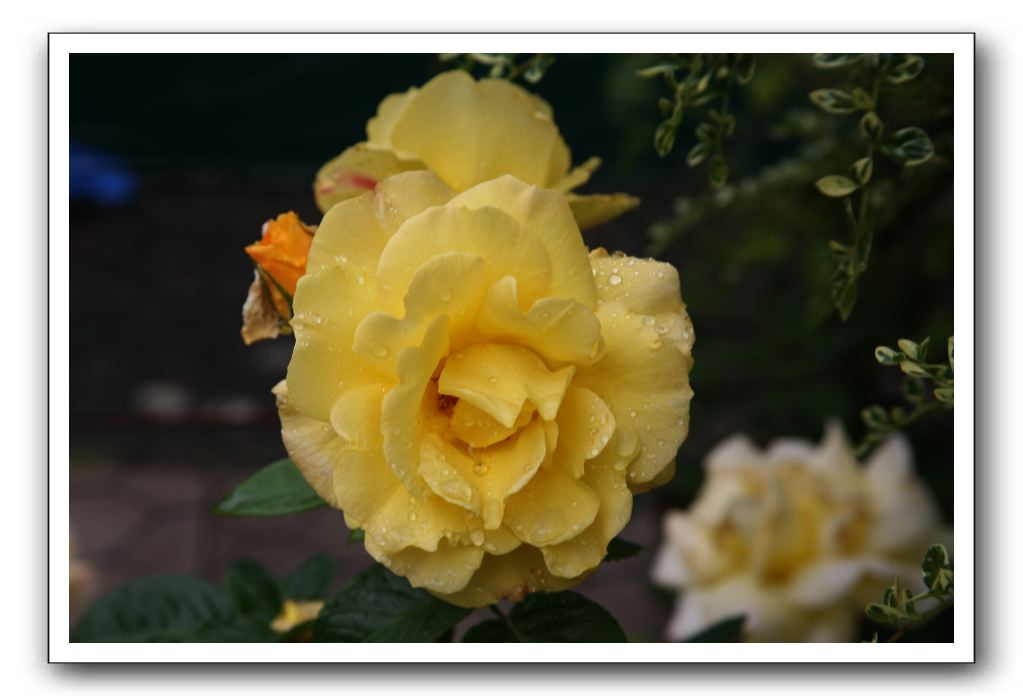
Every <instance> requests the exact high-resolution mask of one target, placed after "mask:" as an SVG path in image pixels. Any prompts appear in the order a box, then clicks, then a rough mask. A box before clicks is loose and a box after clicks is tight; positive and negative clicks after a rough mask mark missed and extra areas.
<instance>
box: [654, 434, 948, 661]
mask: <svg viewBox="0 0 1023 696" xmlns="http://www.w3.org/2000/svg"><path fill="white" fill-rule="evenodd" d="M706 470H707V481H706V483H705V484H704V487H703V489H702V491H701V492H700V495H699V497H698V499H697V500H696V502H695V503H693V505H692V507H691V508H690V509H689V510H688V511H687V512H685V513H683V512H670V513H669V514H668V515H667V516H666V517H665V520H664V536H665V540H664V545H663V546H662V547H661V549H660V552H659V554H658V557H657V559H656V561H655V564H654V568H653V577H654V580H655V581H656V582H658V583H660V584H662V585H665V586H668V587H674V588H679V589H681V594H680V596H679V601H678V607H677V609H676V612H675V615H674V617H673V618H672V621H671V623H670V624H669V626H668V628H667V635H668V638H669V639H671V640H682V639H685V638H687V637H689V636H692V635H694V634H696V633H699V632H700V631H701V630H703V629H705V628H707V627H709V626H711V625H713V624H714V623H717V622H718V621H721V620H723V619H725V618H728V617H731V616H735V615H737V614H744V615H745V616H746V624H745V636H744V637H745V638H746V639H748V640H753V641H784V642H839V641H848V640H852V639H853V638H854V637H855V633H856V625H857V622H858V621H859V620H860V619H862V618H863V616H864V607H865V606H866V604H867V603H868V602H874V601H878V598H879V597H880V596H881V593H882V592H883V588H884V587H886V586H887V585H889V584H891V582H892V580H893V579H894V578H895V577H900V578H902V580H903V582H904V583H905V584H906V586H907V587H910V588H913V589H914V590H915V591H917V592H920V591H923V590H924V589H925V588H924V587H923V585H922V582H921V580H920V561H921V559H922V558H923V554H924V551H925V550H926V549H927V547H928V546H929V545H930V544H933V543H937V542H943V543H947V542H948V541H949V536H950V535H949V533H948V531H947V530H944V529H942V528H941V525H940V524H939V518H938V513H937V510H936V508H935V505H934V502H933V501H932V499H931V497H930V495H929V494H928V492H927V490H926V488H924V486H923V485H922V484H921V483H920V481H919V480H917V479H916V478H915V476H914V475H913V471H912V453H911V452H910V450H909V446H908V445H907V443H906V441H905V439H904V438H902V437H901V436H896V437H893V438H891V439H889V440H888V441H887V442H886V443H885V444H884V445H883V446H882V447H881V448H879V449H878V450H877V452H876V453H875V454H874V455H873V457H871V459H870V460H869V461H868V462H867V463H866V465H865V466H862V467H861V466H860V465H859V464H858V463H857V461H856V459H855V457H854V456H853V451H852V448H851V447H850V446H849V444H848V442H847V441H846V439H845V436H844V435H843V433H842V429H841V427H839V426H836V425H832V426H830V427H829V429H828V431H827V434H826V435H825V438H824V441H823V442H822V443H821V444H820V445H819V446H818V447H816V448H814V447H813V446H812V445H811V444H810V443H807V442H802V441H798V440H779V441H777V442H775V443H774V444H772V445H771V446H770V447H769V448H768V449H767V450H766V451H763V452H762V451H759V450H758V449H756V447H754V446H753V445H752V444H751V443H750V441H749V440H747V439H746V438H745V437H744V436H741V435H740V436H735V437H732V438H731V439H729V440H726V441H725V442H723V443H721V444H720V445H718V446H717V447H716V448H715V449H714V450H712V451H711V453H710V454H708V455H707V462H706Z"/></svg>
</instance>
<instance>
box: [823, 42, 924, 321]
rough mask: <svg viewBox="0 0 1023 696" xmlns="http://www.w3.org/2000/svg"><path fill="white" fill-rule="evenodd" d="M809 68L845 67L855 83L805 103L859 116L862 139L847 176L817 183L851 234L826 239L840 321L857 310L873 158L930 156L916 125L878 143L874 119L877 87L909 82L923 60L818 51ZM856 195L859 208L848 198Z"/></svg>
mask: <svg viewBox="0 0 1023 696" xmlns="http://www.w3.org/2000/svg"><path fill="white" fill-rule="evenodd" d="M813 64H814V65H815V66H817V67H818V68H823V69H828V70H831V69H840V68H848V69H850V70H852V73H853V75H854V76H855V77H858V78H859V79H858V82H859V83H860V84H859V85H858V86H855V87H852V88H851V89H850V90H848V91H847V90H843V89H837V88H830V87H829V88H826V89H818V90H814V91H813V92H811V93H810V101H811V102H813V103H814V104H815V105H816V106H817V107H819V108H820V109H822V110H823V111H825V112H827V113H829V114H835V115H849V114H855V113H861V112H862V114H863V115H862V116H861V117H860V120H859V134H860V136H861V137H862V138H863V139H864V140H865V141H866V148H865V151H864V152H863V156H862V157H860V158H859V159H857V160H856V161H855V162H853V163H852V165H850V167H849V171H848V172H847V175H843V174H830V175H828V176H825V177H822V178H820V179H818V180H817V183H816V186H817V189H818V190H819V191H820V192H821V193H822V194H824V195H825V196H828V197H831V198H841V199H842V203H843V206H844V208H845V218H846V222H847V224H848V226H849V230H850V236H851V240H850V242H849V243H847V244H846V243H841V242H838V241H835V240H832V241H831V250H832V252H833V253H834V255H835V261H836V264H835V270H834V272H833V274H832V279H831V299H832V302H833V303H834V305H835V308H836V309H838V313H839V314H840V315H841V317H842V320H843V321H844V320H846V319H848V318H849V315H850V314H852V310H853V307H855V306H856V297H857V295H858V294H859V282H860V281H859V279H860V276H861V275H862V274H863V273H864V272H865V271H866V270H867V266H868V263H869V260H870V249H871V246H872V245H873V241H874V240H873V237H874V221H873V220H872V219H871V218H870V212H871V211H870V205H871V197H870V191H871V180H872V178H873V174H874V159H875V156H876V155H877V154H878V153H880V154H883V155H885V156H887V157H889V158H891V159H892V160H894V161H895V162H896V163H898V164H900V165H901V166H903V167H913V166H916V165H919V164H923V163H924V162H926V161H927V160H929V159H930V158H931V157H932V156H933V155H934V145H933V143H932V142H931V139H930V136H928V135H927V133H926V132H925V131H924V130H923V129H921V128H917V127H915V126H914V127H909V128H902V129H901V130H898V131H895V132H894V133H892V135H891V136H890V137H889V138H888V139H887V140H883V135H884V122H883V121H882V120H881V117H880V116H879V115H878V110H879V100H880V96H881V86H882V84H889V85H900V84H903V83H906V82H909V81H910V80H913V79H914V78H915V77H917V76H918V75H919V74H920V73H921V72H922V71H923V68H924V59H923V58H921V57H920V56H917V55H913V54H902V55H895V54H885V53H869V54H867V53H863V54H861V53H817V54H814V56H813ZM857 193H858V194H859V202H858V204H857V203H856V202H855V201H854V200H853V199H854V198H855V196H856V194H857Z"/></svg>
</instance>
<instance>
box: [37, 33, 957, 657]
mask: <svg viewBox="0 0 1023 696" xmlns="http://www.w3.org/2000/svg"><path fill="white" fill-rule="evenodd" d="M341 36H343V41H340V40H339V37H341ZM273 37H274V39H273V42H272V44H268V42H267V41H266V33H237V34H236V33H51V34H50V35H49V61H48V66H49V84H48V90H49V147H48V158H49V182H48V186H49V189H48V201H49V247H48V248H49V267H48V272H49V279H48V283H49V340H50V346H49V349H50V360H49V461H48V466H49V501H48V502H49V509H48V514H49V518H48V522H49V529H48V532H49V549H48V558H49V564H48V571H49V579H48V580H49V614H48V621H49V626H48V628H49V636H48V646H49V660H50V662H113V663H135V662H143V663H161V662H184V663H290V662H329V663H333V662H356V663H376V662H381V663H390V662H397V663H444V662H458V663H491V662H531V663H642V662H661V663H675V662H680V663H682V662H696V663H717V662H727V663H874V662H878V663H881V662H892V663H931V662H958V663H969V662H974V660H975V651H974V638H975V636H974V631H975V616H974V613H975V608H976V607H975V589H974V588H975V564H976V558H975V555H974V554H975V537H974V524H975V492H974V485H975V480H974V479H975V476H974V475H975V447H974V425H975V424H974V398H975V394H974V377H975V372H974V365H975V362H974V351H975V345H974V328H975V324H974V268H975V264H974V237H975V229H974V225H975V211H974V198H975V183H974V182H975V173H974V164H975V163H974V145H975V136H974V118H975V104H974V102H975V92H974V80H975V72H974V60H975V56H974V44H975V37H974V35H973V34H972V33H695V34H677V33H622V34H619V33H591V34H564V33H524V34H506V33H479V34H473V33H453V34H443V33H354V34H321V33H285V34H273ZM680 37H684V39H685V46H686V48H687V49H691V50H694V51H697V50H704V49H707V50H713V51H716V52H720V51H728V52H743V53H813V52H818V51H820V50H822V49H827V50H828V51H829V52H850V53H853V52H855V53H864V52H913V53H952V54H954V66H953V75H954V85H955V103H954V120H955V123H954V141H955V144H956V157H955V160H954V163H953V167H954V230H955V232H954V278H955V290H954V317H955V320H956V321H955V329H956V330H955V333H956V350H957V355H956V362H957V367H958V369H957V370H956V377H957V380H956V381H957V385H956V386H957V388H956V417H955V418H954V425H953V428H954V499H953V504H954V507H955V511H956V522H955V547H954V548H955V562H956V597H957V602H956V617H955V619H956V620H955V627H954V641H953V642H951V643H880V644H873V643H822V644H799V648H798V650H796V651H794V650H792V648H791V646H790V645H789V644H778V643H775V644H741V643H740V644H728V646H727V648H723V647H722V646H721V645H719V644H711V643H685V644H682V643H641V644H640V643H627V644H586V645H580V644H564V645H559V646H558V647H552V646H550V645H530V644H508V645H503V646H502V648H501V650H500V651H499V652H497V651H494V650H493V648H492V647H490V646H488V645H486V644H470V643H436V644H416V646H415V649H414V650H412V649H408V650H404V649H402V648H396V647H395V646H394V644H390V645H380V644H369V643H356V644H348V645H346V647H345V648H344V650H338V649H337V648H336V647H335V646H332V645H330V644H316V643H301V644H298V643H276V644H238V643H221V644H194V643H181V644H159V645H155V644H133V643H116V644H112V643H103V644H97V643H92V644H87V643H71V642H69V630H68V609H69V607H68V590H67V587H68V586H67V578H68V566H69V560H68V552H67V549H68V534H69V517H70V514H69V480H68V467H67V464H66V462H68V461H69V426H70V415H69V388H70V386H69V385H70V379H69V377H70V375H69V370H70V368H69V364H70V363H69V354H70V341H69V338H70V324H69V319H68V318H69V316H70V294H69V293H70V277H71V276H70V257H69V254H68V249H69V234H70V232H69V229H70V228H69V212H68V211H69V206H68V193H67V182H68V154H69V125H70V118H69V114H70V98H69V86H70V71H69V64H70V55H71V54H72V53H339V52H344V53H447V52H461V53H469V52H479V51H486V52H509V53H512V52H514V53H536V52H550V53H651V52H655V53H659V52H663V53H671V52H675V51H677V49H678V47H679V38H680ZM268 46H272V49H273V50H267V49H268ZM339 47H343V48H344V49H345V51H338V50H337V49H338V48H339ZM609 48H610V49H613V51H609V50H608V49H609ZM381 96H382V95H381Z"/></svg>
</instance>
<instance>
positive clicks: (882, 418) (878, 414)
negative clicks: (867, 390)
mask: <svg viewBox="0 0 1023 696" xmlns="http://www.w3.org/2000/svg"><path fill="white" fill-rule="evenodd" d="M860 418H862V419H863V423H864V424H865V425H867V426H868V427H870V428H880V427H882V426H884V425H887V423H888V412H887V411H885V410H884V409H883V408H881V407H880V406H870V407H868V408H865V409H863V410H862V411H860Z"/></svg>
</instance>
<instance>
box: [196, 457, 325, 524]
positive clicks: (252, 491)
mask: <svg viewBox="0 0 1023 696" xmlns="http://www.w3.org/2000/svg"><path fill="white" fill-rule="evenodd" d="M326 504H327V503H326V502H325V501H324V500H323V499H322V498H321V497H320V496H318V495H317V494H316V491H314V490H313V489H312V488H311V487H310V486H309V484H308V483H306V480H305V478H304V477H303V476H302V473H301V472H300V471H299V470H298V468H296V467H295V464H294V463H293V462H292V461H291V460H290V459H278V460H277V461H275V462H273V463H272V464H268V465H267V466H265V467H263V468H262V469H260V470H259V471H257V472H256V473H255V474H253V475H252V476H250V477H249V478H248V479H246V480H245V481H244V482H242V483H241V484H239V486H238V487H237V488H235V489H234V490H233V491H232V492H231V494H230V495H229V496H227V498H225V499H224V501H223V502H222V503H220V505H218V506H217V507H216V510H215V512H216V513H217V514H219V515H234V516H251V517H272V516H275V515H290V514H291V513H294V512H303V511H305V510H313V509H316V508H319V507H324V506H325V505H326Z"/></svg>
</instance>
